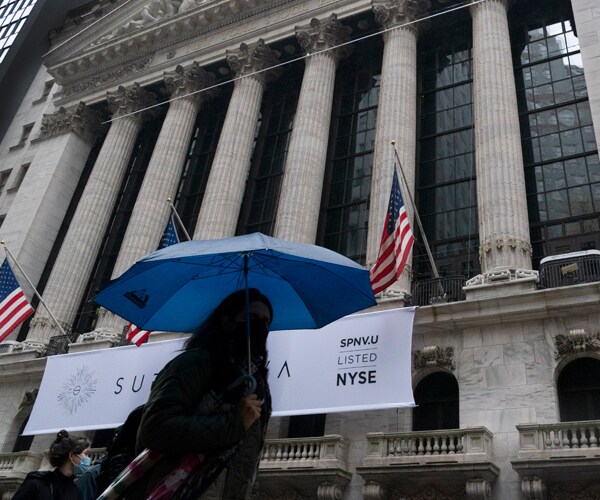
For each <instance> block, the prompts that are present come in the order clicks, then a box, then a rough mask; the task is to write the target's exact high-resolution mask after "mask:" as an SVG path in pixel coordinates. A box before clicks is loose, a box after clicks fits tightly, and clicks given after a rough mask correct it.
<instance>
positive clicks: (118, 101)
mask: <svg viewBox="0 0 600 500" xmlns="http://www.w3.org/2000/svg"><path fill="white" fill-rule="evenodd" d="M106 100H107V102H108V107H109V108H110V110H111V112H112V114H113V118H118V117H120V116H123V115H127V114H129V113H135V112H136V111H141V110H142V109H144V108H147V107H149V106H152V105H154V104H156V98H155V97H154V95H153V94H151V93H150V92H148V91H146V90H144V89H143V88H142V87H141V86H140V84H138V83H134V84H133V85H131V86H129V87H123V86H120V87H119V88H118V89H117V90H116V91H114V92H108V93H107V95H106ZM140 115H146V113H140ZM140 115H138V116H140Z"/></svg>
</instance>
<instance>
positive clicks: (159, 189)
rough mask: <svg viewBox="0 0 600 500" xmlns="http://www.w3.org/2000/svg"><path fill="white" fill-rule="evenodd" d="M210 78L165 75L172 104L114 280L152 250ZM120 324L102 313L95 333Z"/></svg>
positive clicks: (195, 68)
mask: <svg viewBox="0 0 600 500" xmlns="http://www.w3.org/2000/svg"><path fill="white" fill-rule="evenodd" d="M214 79H215V77H214V75H213V74H212V73H207V72H206V71H205V70H203V69H202V68H201V67H200V65H199V64H198V63H194V64H192V65H191V66H189V67H188V68H183V67H181V66H177V68H176V69H175V71H173V72H168V73H165V76H164V81H165V85H166V87H167V90H168V91H169V93H170V95H171V98H174V99H175V100H173V101H172V102H171V103H170V104H169V110H168V111H167V115H166V116H165V120H164V122H163V125H162V128H161V131H160V135H159V136H158V139H157V141H156V145H155V146H154V151H153V152H152V158H151V159H150V162H149V164H148V168H147V170H146V174H145V176H144V181H143V182H142V187H141V188H140V192H139V194H138V196H137V199H136V202H135V206H134V208H133V212H132V213H131V218H130V219H129V224H128V226H127V231H126V233H125V237H124V238H123V243H122V244H121V249H120V251H119V256H118V257H117V262H116V263H115V267H114V269H113V273H112V278H113V279H115V278H117V277H119V276H120V275H121V274H123V273H124V272H125V271H126V270H127V269H128V268H129V267H130V266H131V265H132V264H133V263H134V262H136V261H137V260H139V259H140V258H141V257H143V256H144V255H147V254H149V253H151V252H153V251H154V250H156V248H157V246H158V243H159V241H160V238H161V236H162V234H163V231H164V229H165V226H166V223H167V220H168V218H169V212H170V209H169V206H168V205H167V203H166V200H167V198H168V197H171V198H174V197H175V194H176V190H177V186H178V184H179V180H180V178H181V172H182V170H183V166H184V165H185V161H186V158H187V153H188V148H189V144H190V140H191V138H192V134H193V133H194V125H195V123H196V117H197V115H198V111H199V110H200V108H201V106H202V104H203V103H205V102H207V101H208V100H209V99H210V98H211V97H212V96H214V94H215V92H216V91H215V90H209V91H206V92H200V93H194V92H196V91H198V90H201V89H203V88H205V87H208V86H210V85H211V84H212V83H213V82H214ZM192 93H193V94H192ZM190 94H192V95H190ZM123 323H124V320H123V319H121V318H120V317H119V316H116V315H114V314H112V313H110V312H108V311H105V310H103V311H102V313H101V315H100V317H99V319H98V324H97V326H96V330H97V331H105V332H106V333H114V334H119V333H120V332H121V330H122V326H123Z"/></svg>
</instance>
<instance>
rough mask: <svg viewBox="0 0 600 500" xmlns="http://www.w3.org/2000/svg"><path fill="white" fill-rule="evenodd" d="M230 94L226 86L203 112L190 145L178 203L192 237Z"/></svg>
mask: <svg viewBox="0 0 600 500" xmlns="http://www.w3.org/2000/svg"><path fill="white" fill-rule="evenodd" d="M230 97H231V88H230V87H226V88H224V89H223V91H222V93H221V95H220V96H219V97H217V98H216V99H214V100H213V101H211V102H210V103H209V105H207V106H206V108H204V109H203V110H201V111H200V113H199V114H198V119H197V121H196V127H195V129H194V133H193V135H192V140H191V142H190V146H189V148H188V156H187V160H186V162H185V166H184V168H183V173H182V176H181V180H180V182H179V188H178V190H177V196H176V197H175V202H174V204H175V206H176V207H177V212H178V213H179V216H180V217H181V220H182V222H183V224H184V225H185V227H186V229H187V230H188V233H190V235H191V236H193V233H194V228H195V227H196V221H197V220H198V214H199V213H200V206H201V205H202V199H203V198H204V191H205V190H206V184H207V182H208V175H209V174H210V167H211V165H212V161H213V159H214V157H215V152H216V150H217V145H218V143H219V136H220V135H221V129H222V128H223V121H224V120H225V114H226V112H227V103H228V102H229V98H230Z"/></svg>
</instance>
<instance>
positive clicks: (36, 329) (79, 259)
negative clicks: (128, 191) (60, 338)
mask: <svg viewBox="0 0 600 500" xmlns="http://www.w3.org/2000/svg"><path fill="white" fill-rule="evenodd" d="M107 101H108V105H109V107H110V109H111V111H112V112H113V119H115V120H114V121H113V122H112V124H111V126H110V129H109V131H108V134H107V136H106V138H105V140H104V144H103V145H102V148H101V150H100V153H99V154H98V158H97V160H96V163H95V165H94V168H93V169H92V173H91V174H90V178H89V179H88V182H87V184H86V186H85V189H84V191H83V193H82V196H81V200H80V201H79V204H78V205H77V210H76V211H75V214H74V215H73V220H72V221H71V225H70V226H69V230H68V231H67V235H66V236H65V240H64V242H63V244H62V247H61V251H60V252H59V254H58V257H57V258H56V262H55V263H54V268H53V269H52V273H51V275H50V279H49V280H48V284H47V285H46V289H45V291H44V301H45V302H46V304H47V305H48V307H49V308H50V310H51V311H52V312H53V314H54V315H55V316H56V318H57V319H58V320H59V321H60V322H61V324H62V326H63V328H64V329H65V330H66V331H70V329H71V326H72V323H73V320H74V319H75V314H76V313H77V308H78V307H79V304H80V302H81V299H82V297H83V293H84V291H85V286H86V284H87V282H88V279H89V276H90V274H91V272H92V267H93V265H94V262H95V259H96V256H97V254H98V252H99V250H100V245H101V243H102V238H103V237H104V233H105V231H106V229H107V226H108V223H109V219H110V214H111V211H112V209H113V206H114V204H115V201H116V199H117V196H118V194H119V188H120V186H121V182H122V180H123V176H124V175H125V171H126V168H127V164H128V163H129V158H130V156H131V153H132V151H133V147H134V145H135V141H136V138H137V135H138V132H139V131H140V126H141V122H142V114H141V113H137V114H134V115H129V116H127V115H128V114H129V113H132V112H134V111H138V110H140V109H142V108H145V107H147V106H148V105H149V104H152V103H153V102H154V101H153V100H152V98H151V94H149V93H148V92H146V91H145V90H143V89H142V88H141V87H140V86H139V85H137V84H135V85H133V86H131V87H129V88H124V87H119V89H118V90H117V91H116V92H110V93H108V96H107ZM120 116H122V118H119V117H120ZM57 333H59V332H58V329H57V328H56V326H55V325H54V323H53V322H52V321H51V320H50V318H49V317H48V314H47V311H46V310H45V308H44V307H39V308H38V310H37V312H36V315H35V317H34V319H33V320H32V322H31V329H30V330H29V334H28V336H27V341H34V342H44V343H46V342H48V340H49V339H50V337H52V336H53V335H56V334H57Z"/></svg>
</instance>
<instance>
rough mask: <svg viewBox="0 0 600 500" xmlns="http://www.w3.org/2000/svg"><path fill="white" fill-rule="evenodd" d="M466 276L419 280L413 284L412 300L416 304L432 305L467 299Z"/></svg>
mask: <svg viewBox="0 0 600 500" xmlns="http://www.w3.org/2000/svg"><path fill="white" fill-rule="evenodd" d="M466 281H467V279H466V278H465V277H464V276H444V277H441V278H432V279H428V280H419V281H416V282H414V283H413V285H412V302H413V305H415V306H430V305H434V304H444V303H446V302H458V301H460V300H465V298H466V297H465V292H464V291H463V286H465V283H466Z"/></svg>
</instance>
